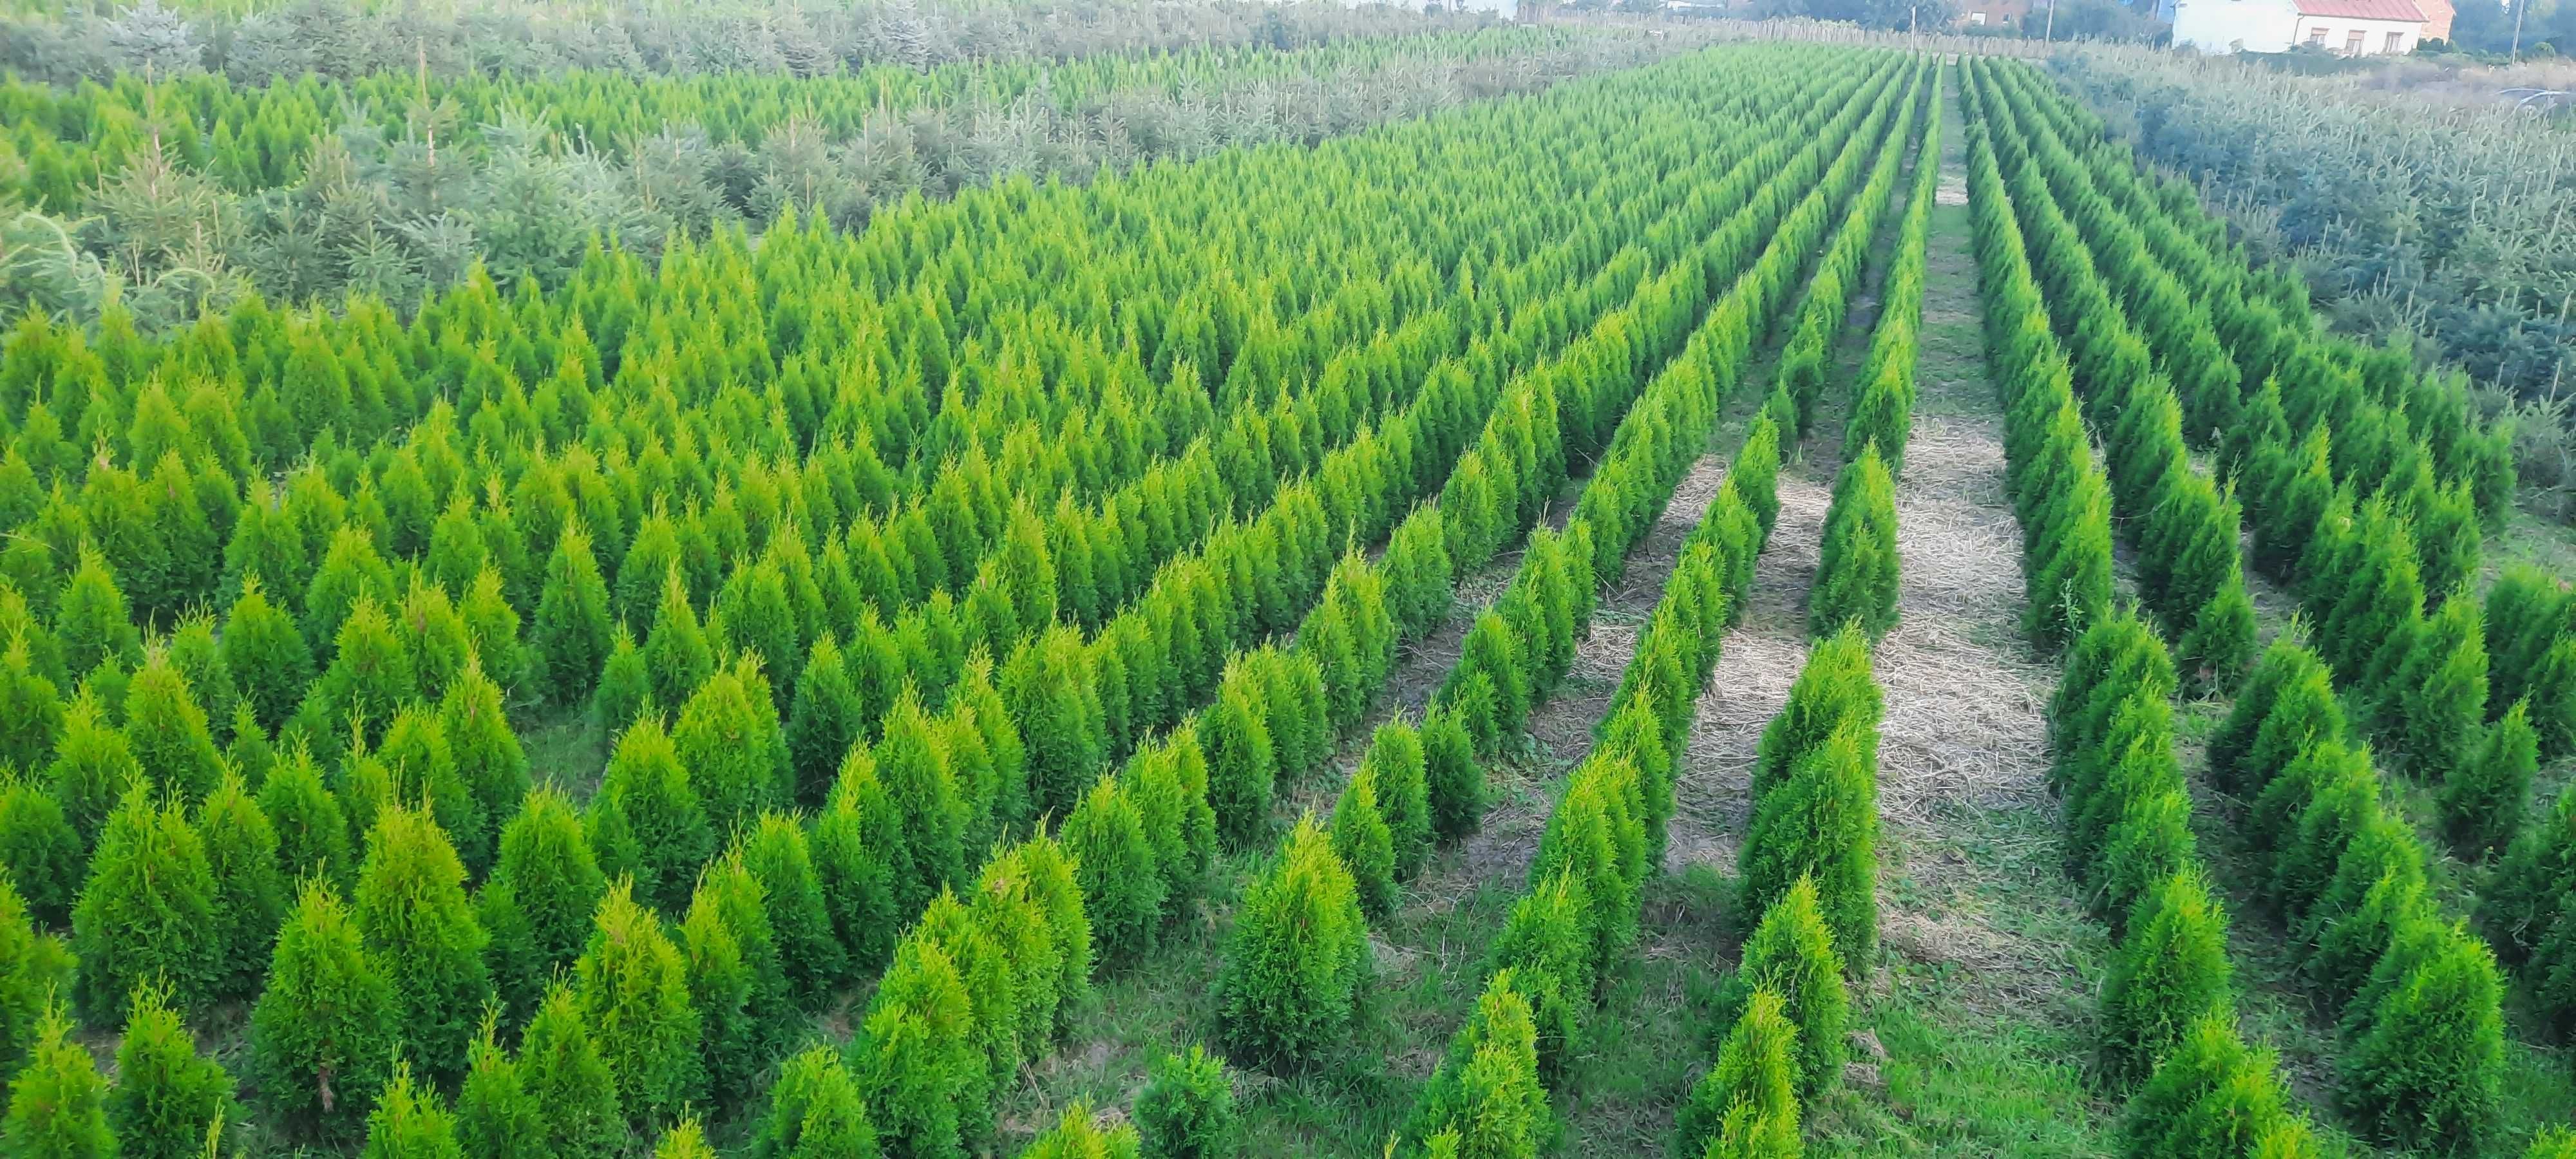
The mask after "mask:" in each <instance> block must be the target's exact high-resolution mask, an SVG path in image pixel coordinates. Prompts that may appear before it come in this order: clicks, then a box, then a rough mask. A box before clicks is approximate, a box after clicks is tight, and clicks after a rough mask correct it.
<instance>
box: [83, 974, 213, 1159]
mask: <svg viewBox="0 0 2576 1159" xmlns="http://www.w3.org/2000/svg"><path fill="white" fill-rule="evenodd" d="M239 1121H241V1110H240V1108H239V1107H236V1106H234V1105H233V1080H232V1076H231V1075H228V1074H225V1073H224V1068H223V1067H222V1066H221V1065H220V1064H218V1063H217V1062H215V1060H214V1059H212V1058H209V1057H207V1056H206V1055H204V1054H202V1053H200V1052H199V1051H198V1049H197V1041H196V1039H195V1038H193V1037H191V1036H190V1035H189V1034H188V1027H187V1024H186V1023H184V1022H182V1021H181V1020H180V1018H179V1012H178V1011H176V1010H173V1009H171V1008H170V1004H169V1001H168V996H167V995H166V994H164V993H162V992H161V990H160V989H159V988H158V987H156V986H153V985H151V984H149V983H147V984H145V985H143V986H141V987H138V988H136V990H135V992H134V1004H133V1006H132V1007H131V1008H130V1009H129V1012H128V1013H127V1014H126V1017H125V1037H124V1039H123V1040H122V1041H120V1042H119V1043H118V1044H117V1047H116V1087H115V1089H113V1090H111V1091H109V1092H108V1094H107V1123H108V1126H109V1128H110V1129H111V1130H113V1131H114V1132H115V1135H116V1142H117V1147H118V1150H119V1151H120V1152H121V1153H122V1154H126V1155H132V1156H136V1157H137V1159H195V1157H196V1156H200V1155H203V1154H205V1153H206V1152H207V1151H208V1150H209V1149H210V1146H217V1145H219V1141H220V1140H221V1139H222V1137H223V1134H224V1131H225V1129H226V1128H227V1127H229V1126H231V1125H232V1124H234V1123H237V1122H239Z"/></svg>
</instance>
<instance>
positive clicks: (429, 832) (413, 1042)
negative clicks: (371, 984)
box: [353, 806, 492, 1085]
mask: <svg viewBox="0 0 2576 1159" xmlns="http://www.w3.org/2000/svg"><path fill="white" fill-rule="evenodd" d="M353 912H354V914H355V916H356V918H357V922H358V930H359V933H360V935H361V936H362V937H364V938H365V940H366V945H367V950H368V952H369V953H371V954H373V955H374V956H375V959H376V961H378V962H379V963H382V966H383V969H384V971H385V974H386V977H387V978H388V980H390V981H391V982H392V983H393V987H394V1001H395V1008H396V1010H397V1011H398V1012H399V1016H400V1018H401V1020H402V1027H403V1054H404V1057H405V1058H406V1059H408V1060H409V1061H411V1062H413V1063H415V1064H417V1065H418V1066H419V1067H420V1068H421V1071H422V1073H423V1075H424V1076H425V1077H426V1076H437V1081H438V1082H440V1083H441V1085H445V1084H446V1083H449V1082H452V1081H453V1080H454V1079H455V1078H457V1077H461V1076H462V1075H463V1074H464V1073H465V1049H466V1046H467V1045H468V1044H469V1043H471V1042H472V1040H473V1036H474V1028H475V1025H476V1023H477V1022H478V1021H479V1020H480V1019H481V1017H482V1013H483V1006H484V1003H485V1002H487V1001H488V1000H490V998H491V996H492V976H491V974H490V972H489V970H488V969H487V967H486V966H485V964H484V960H483V950H484V947H485V945H486V944H487V943H488V942H489V938H488V936H487V935H486V934H485V933H484V932H483V926H482V923H480V922H478V921H476V920H475V918H474V906H473V904H472V903H471V902H469V901H467V900H466V897H465V866H464V864H463V863H462V862H460V861H459V860H457V857H456V849H455V847H453V846H451V845H449V844H448V843H447V835H446V834H445V833H443V832H441V831H440V830H439V828H438V823H437V822H436V821H433V820H431V819H430V817H429V815H428V814H427V813H426V812H423V811H420V810H416V809H406V808H402V807H400V806H395V807H392V808H388V809H386V810H385V811H384V812H382V813H380V814H378V815H377V818H376V825H375V828H374V829H373V830H371V831H369V833H368V834H367V859H366V861H365V862H364V863H363V864H361V865H360V866H359V868H358V888H357V893H356V895H355V906H354V910H353Z"/></svg>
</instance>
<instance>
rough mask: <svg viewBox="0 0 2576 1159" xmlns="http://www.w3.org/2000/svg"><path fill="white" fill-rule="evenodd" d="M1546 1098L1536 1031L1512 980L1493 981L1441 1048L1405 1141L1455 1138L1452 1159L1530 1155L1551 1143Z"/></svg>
mask: <svg viewBox="0 0 2576 1159" xmlns="http://www.w3.org/2000/svg"><path fill="white" fill-rule="evenodd" d="M1554 1120H1555V1115H1554V1112H1553V1111H1552V1110H1551V1109H1550V1108H1549V1106H1548V1101H1547V1090H1546V1088H1545V1087H1542V1086H1540V1085H1539V1078H1538V1031H1537V1027H1536V1025H1535V1024H1534V1023H1533V1022H1532V1020H1531V1016H1530V1004H1529V1000H1528V999H1527V998H1524V997H1522V996H1521V994H1520V992H1519V991H1517V990H1515V989H1513V985H1512V972H1511V971H1509V970H1504V971H1501V972H1499V973H1497V974H1495V975H1494V976H1493V977H1492V978H1491V979H1489V980H1487V981H1486V983H1485V993H1484V996H1483V997H1481V998H1479V999H1477V1000H1476V1009H1475V1011H1474V1012H1473V1013H1471V1014H1469V1015H1468V1016H1467V1024H1466V1025H1464V1026H1461V1027H1459V1028H1458V1034H1457V1036H1456V1037H1455V1038H1452V1039H1450V1040H1449V1053H1448V1055H1447V1056H1446V1057H1444V1058H1442V1059H1441V1061H1440V1065H1439V1066H1438V1067H1437V1068H1435V1069H1434V1070H1433V1071H1432V1072H1431V1081H1430V1082H1429V1083H1427V1084H1425V1085H1424V1087H1423V1088H1422V1095H1421V1097H1420V1098H1419V1099H1417V1100H1416V1101H1415V1103H1414V1109H1413V1121H1412V1124H1411V1126H1410V1127H1409V1129H1408V1130H1407V1132H1406V1133H1407V1134H1409V1135H1412V1136H1413V1137H1415V1138H1428V1137H1430V1136H1432V1135H1437V1134H1440V1133H1442V1132H1447V1131H1455V1132H1457V1134H1458V1138H1459V1149H1458V1154H1459V1155H1460V1156H1462V1157H1464V1156H1478V1157H1480V1159H1485V1157H1490V1159H1503V1157H1505V1156H1514V1155H1535V1154H1537V1153H1538V1152H1539V1149H1540V1147H1542V1146H1543V1145H1545V1144H1546V1142H1547V1141H1548V1140H1549V1139H1551V1138H1552V1137H1554V1135H1555V1124H1554Z"/></svg>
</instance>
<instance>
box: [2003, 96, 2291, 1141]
mask: <svg viewBox="0 0 2576 1159" xmlns="http://www.w3.org/2000/svg"><path fill="white" fill-rule="evenodd" d="M1971 99H1972V100H1973V99H1974V98H1973V97H1971ZM1968 146H1969V147H1968V204H1969V212H1970V218H1971V221H1972V222H1973V224H1974V227H1975V231H1976V239H1977V247H1976V249H1977V260H1978V267H1979V271H1980V282H1981V283H1982V286H1983V293H1984V296H1985V304H1986V312H1987V351H1986V353H1987V358H1988V363H1989V365H1990V366H1991V367H1992V368H1993V370H1994V374H1995V378H1996V380H1997V382H1998V383H1999V384H2000V385H2001V387H2002V389H2003V392H2004V394H2005V408H2006V422H2005V446H2006V459H2007V472H2006V473H2007V478H2008V481H2009V483H2010V486H2011V490H2012V492H2013V496H2014V505H2015V510H2016V514H2017V515H2018V516H2019V517H2020V519H2021V522H2022V527H2023V551H2024V557H2023V563H2024V571H2025V575H2026V576H2028V577H2030V579H2031V582H2032V586H2033V600H2032V612H2033V614H2032V615H2031V616H2030V617H2028V618H2027V619H2026V621H2025V629H2026V630H2027V631H2028V633H2029V634H2030V636H2031V638H2032V641H2033V642H2034V643H2035V644H2037V645H2039V646H2040V647H2042V648H2048V647H2052V646H2056V645H2064V646H2066V649H2067V652H2066V669H2065V673H2064V675H2063V676H2062V677H2061V680H2060V683H2059V685H2058V688H2057V691H2056V693H2055V694H2054V695H2053V697H2052V698H2051V701H2050V704H2049V749H2050V752H2051V754H2052V760H2051V763H2050V772H2049V779H2050V783H2051V786H2052V787H2053V788H2054V789H2056V791H2057V792H2058V793H2059V795H2060V797H2061V799H2062V801H2063V804H2064V813H2065V826H2066V842H2065V844H2066V853H2067V861H2068V867H2067V868H2068V873H2069V876H2071V877H2072V878H2074V879H2075V880H2076V881H2077V882H2078V883H2079V884H2080V885H2082V886H2083V887H2084V890H2085V893H2086V896H2087V897H2088V899H2089V900H2090V902H2091V905H2092V907H2093V909H2094V911H2095V912H2096V913H2099V914H2101V915H2103V916H2104V917H2106V918H2108V919H2109V920H2110V921H2111V922H2112V924H2113V928H2114V930H2115V932H2116V933H2117V936H2118V946H2117V950H2116V955H2117V956H2116V958H2115V960H2114V962H2113V965H2112V972H2111V975H2110V977H2109V978H2108V979H2107V980H2106V981H2105V984H2104V988H2103V992H2102V996H2101V1039H2102V1042H2101V1051H2100V1054H2099V1056H2098V1068H2099V1073H2100V1075H2101V1078H2102V1080H2103V1082H2104V1083H2105V1085H2106V1086H2108V1087H2109V1088H2110V1089H2111V1090H2112V1091H2113V1092H2115V1093H2125V1094H2126V1095H2127V1096H2128V1110H2127V1113H2126V1117H2125V1121H2124V1123H2123V1126H2122V1136H2123V1149H2124V1151H2125V1153H2127V1154H2130V1155H2133V1156H2140V1157H2142V1159H2143V1157H2150V1156H2154V1157H2165V1156H2172V1157H2181V1156H2191V1157H2194V1159H2200V1157H2206V1156H2222V1155H2253V1154H2267V1155H2282V1156H2290V1155H2303V1154H2309V1153H2311V1152H2312V1151H2313V1144H2312V1142H2311V1141H2310V1136H2309V1128H2308V1125H2307V1124H2306V1122H2305V1121H2304V1120H2302V1119H2300V1118H2299V1117H2298V1116H2297V1115H2296V1114H2295V1113H2294V1112H2293V1111H2291V1110H2290V1109H2288V1106H2287V1094H2286V1092H2285V1084H2284V1082H2283V1079H2282V1076H2281V1074H2280V1071H2279V1067H2278V1064H2277V1062H2276V1061H2275V1060H2274V1059H2273V1058H2272V1057H2271V1056H2270V1055H2269V1054H2267V1053H2263V1052H2260V1051H2257V1050H2255V1049H2252V1048H2249V1047H2248V1046H2247V1045H2246V1044H2245V1042H2244V1040H2243V1038H2242V1037H2241V1036H2240V1035H2239V1033H2238V1031H2237V1028H2236V1021H2235V1017H2234V1004H2233V990H2232V986H2233V968H2232V966H2231V964H2230V962H2229V960H2228V958H2227V953H2226V924H2225V923H2226V918H2225V915H2224V913H2223V911H2222V910H2221V908H2220V907H2219V905H2218V903H2217V902H2216V901H2215V900H2214V899H2212V898H2211V897H2210V894H2209V883H2208V880H2207V876H2206V873H2207V871H2206V867H2205V866H2204V865H2203V863H2202V862H2201V860H2200V857H2199V853H2198V848H2197V845H2196V843H2195V841H2194V839H2193V836H2192V831H2191V798H2190V796H2189V792H2188V789H2187V787H2186V786H2185V784H2184V781H2183V776H2182V769H2181V766H2180V764H2179V762H2178V760H2177V758H2176V755H2175V750H2174V735H2173V712H2172V706H2171V703H2170V701H2169V699H2168V698H2169V697H2170V696H2171V694H2172V692H2173V691H2174V684H2175V676H2174V672H2173V662H2172V659H2171V657H2170V655H2169V654H2168V653H2167V652H2166V651H2165V647H2164V644H2163V642H2162V641H2161V640H2159V639H2158V638H2157V636H2156V634H2155V633H2154V631H2152V630H2151V629H2149V628H2148V627H2147V626H2146V625H2145V624H2144V623H2143V622H2142V621H2140V620H2139V619H2138V618H2137V616H2136V615H2135V613H2133V612H2131V611H2129V610H2127V609H2118V610H2115V609H2114V608H2113V606H2112V604H2111V598H2110V597H2111V593H2110V575H2111V528H2110V484H2109V481H2108V479H2107V478H2106V477H2105V475H2104V473H2103V472H2102V470H2101V468H2100V467H2099V466H2097V465H2096V464H2095V462H2094V460H2093V456H2092V452H2091V441H2090V439H2089V437H2088V436H2087V434H2086V432H2085V429H2084V426H2083V421H2082V419H2081V417H2080V416H2079V415H2078V413H2077V410H2076V402H2075V397H2074V392H2073V387H2072V383H2071V375H2070V368H2069V366H2068V364H2067V362H2066V359H2065V357H2064V356H2063V354H2062V353H2060V350H2059V347H2058V344H2057V340H2056V338H2055V336H2054V333H2053V331H2052V330H2051V328H2050V325H2049V314H2048V311H2047V308H2046V306H2045V305H2044V304H2043V303H2042V300H2041V292H2040V289H2039V285H2038V279H2037V278H2035V277H2034V276H2033V274H2032V272H2031V268H2030V266H2029V264H2028V259H2027V256H2026V254H2025V251H2024V248H2023V242H2022V233H2021V228H2020V225H2019V223H2018V222H2017V221H2016V220H2015V218H2014V216H2013V213H2012V207H2011V201H2010V199H2009V195H2008V194H2007V193H2006V191H2005V187H2004V183H2003V178H2002V175H2001V173H2000V171H1999V169H1998V167H1997V164H1996V159H1995V151H1994V149H1993V148H1992V147H1991V145H1990V144H1989V126H1988V125H1987V124H1985V123H1975V124H1971V126H1970V128H1969V139H1968ZM2041 577H2049V578H2050V579H2052V580H2054V581H2056V582H2057V583H2058V584H2059V585H2060V586H2059V588H2058V590H2059V591H2060V592H2062V593H2063V594H2062V595H2061V596H2060V598H2058V599H2057V600H2055V601H2049V600H2047V599H2046V598H2045V597H2043V596H2041V595H2040V594H2039V593H2040V592H2042V591H2044V590H2047V589H2045V588H2043V587H2042V586H2041V584H2040V578H2041Z"/></svg>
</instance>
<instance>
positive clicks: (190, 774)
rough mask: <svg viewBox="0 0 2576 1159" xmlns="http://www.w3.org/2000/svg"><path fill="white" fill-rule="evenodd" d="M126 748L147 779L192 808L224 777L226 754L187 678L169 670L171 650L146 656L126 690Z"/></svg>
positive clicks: (175, 670) (158, 651)
mask: <svg viewBox="0 0 2576 1159" xmlns="http://www.w3.org/2000/svg"><path fill="white" fill-rule="evenodd" d="M125 744H126V748H127V749H129V750H130V751H132V752H133V753H134V760H135V763H137V764H139V765H141V766H142V768H143V775H144V776H146V777H148V778H151V781H152V783H153V784H154V785H155V786H156V787H158V788H159V789H161V790H162V791H164V792H167V793H170V794H172V795H175V796H177V797H178V798H179V799H181V800H182V801H185V802H187V803H189V804H194V803H196V802H198V801H200V800H203V799H205V796H206V794H208V793H211V792H213V791H214V789H215V782H216V781H217V780H219V779H221V778H222V776H223V767H224V758H223V754H222V752H221V751H219V750H218V749H216V747H215V735H214V732H213V731H212V730H211V729H210V728H208V727H207V724H206V713H205V710H204V709H201V708H199V707H197V700H196V697H195V696H193V695H191V694H190V693H189V691H188V681H187V678H186V677H184V676H181V675H180V674H179V670H178V669H177V668H175V667H173V666H172V665H171V664H170V653H169V651H168V650H167V649H164V648H160V647H155V648H153V649H151V650H150V651H149V652H147V653H146V654H145V658H144V661H143V667H141V668H139V669H137V670H136V671H135V673H134V678H133V680H132V681H131V682H129V683H128V684H127V685H126V688H125Z"/></svg>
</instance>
